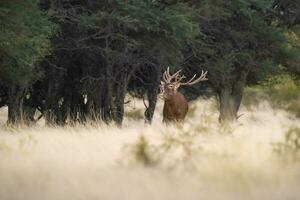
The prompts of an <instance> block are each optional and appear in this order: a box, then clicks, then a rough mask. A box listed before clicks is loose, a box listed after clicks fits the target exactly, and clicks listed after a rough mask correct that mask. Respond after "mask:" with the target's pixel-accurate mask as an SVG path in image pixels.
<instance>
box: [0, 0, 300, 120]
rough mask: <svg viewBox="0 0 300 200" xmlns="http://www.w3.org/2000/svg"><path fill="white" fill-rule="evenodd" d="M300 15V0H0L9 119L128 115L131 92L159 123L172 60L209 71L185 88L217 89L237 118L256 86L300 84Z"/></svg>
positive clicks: (3, 89)
mask: <svg viewBox="0 0 300 200" xmlns="http://www.w3.org/2000/svg"><path fill="white" fill-rule="evenodd" d="M299 23H300V1H299V0H40V1H38V0H1V1H0V28H1V31H0V107H3V106H8V123H10V124H18V123H26V124H32V123H34V122H36V121H37V120H38V119H40V118H41V117H44V118H45V119H46V122H47V124H53V125H64V124H65V123H67V122H79V123H84V122H86V121H87V120H101V121H104V122H106V123H110V122H116V123H117V124H122V120H123V117H124V104H125V103H126V102H125V96H126V95H127V94H131V95H133V96H134V97H138V98H143V99H144V100H145V101H146V108H145V114H144V115H145V120H146V121H147V122H151V119H152V117H153V113H154V110H155V106H156V101H157V97H158V92H159V90H158V87H159V84H160V80H161V76H162V73H163V72H164V70H165V69H166V68H167V67H168V66H170V67H171V70H172V71H175V70H178V69H180V68H182V69H183V74H185V75H186V76H187V77H190V76H192V75H193V74H199V73H201V70H207V71H208V78H209V81H207V82H205V83H201V84H197V85H195V86H193V87H190V88H188V87H187V88H182V90H181V91H182V92H183V93H184V94H185V96H186V97H187V98H188V99H189V100H192V99H195V98H197V97H199V96H201V95H204V96H215V97H216V98H217V100H218V102H219V105H220V107H219V111H220V120H221V121H232V120H235V119H237V117H238V110H239V107H240V104H241V100H242V97H243V93H244V88H245V87H246V86H247V85H254V84H260V83H261V82H262V81H263V80H265V79H266V78H270V77H272V76H277V75H278V74H285V75H286V74H289V76H291V77H292V78H293V79H294V80H295V81H296V82H297V83H299V80H300V66H299V64H300V38H299V36H300V24H299Z"/></svg>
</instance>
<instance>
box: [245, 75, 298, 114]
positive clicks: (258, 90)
mask: <svg viewBox="0 0 300 200" xmlns="http://www.w3.org/2000/svg"><path fill="white" fill-rule="evenodd" d="M262 100H265V101H268V102H270V104H271V105H272V106H273V107H274V108H280V109H285V110H287V111H288V112H290V113H292V114H294V115H295V116H297V117H300V88H299V85H297V84H296V82H295V81H294V80H293V79H291V77H290V76H287V75H284V76H277V77H271V78H269V79H267V80H266V81H264V82H261V85H260V86H255V87H248V88H246V90H245V95H244V99H243V105H245V106H246V107H248V108H250V107H251V106H255V105H258V104H259V103H260V102H261V101H262Z"/></svg>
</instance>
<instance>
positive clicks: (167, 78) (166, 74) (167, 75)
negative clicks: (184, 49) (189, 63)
mask: <svg viewBox="0 0 300 200" xmlns="http://www.w3.org/2000/svg"><path fill="white" fill-rule="evenodd" d="M181 71H182V70H181V69H180V70H178V71H177V72H175V73H174V74H173V75H170V67H168V68H167V70H166V71H165V72H164V73H163V80H164V82H165V83H170V82H171V80H172V79H174V78H176V77H177V76H178V75H179V73H180V72H181Z"/></svg>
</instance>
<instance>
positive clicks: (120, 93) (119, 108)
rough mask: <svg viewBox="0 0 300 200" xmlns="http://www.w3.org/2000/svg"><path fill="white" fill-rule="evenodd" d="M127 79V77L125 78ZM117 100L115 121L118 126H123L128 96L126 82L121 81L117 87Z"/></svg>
mask: <svg viewBox="0 0 300 200" xmlns="http://www.w3.org/2000/svg"><path fill="white" fill-rule="evenodd" d="M124 79H126V77H124ZM117 87H118V88H117V91H116V98H115V110H114V114H113V116H114V121H115V122H116V123H117V125H119V126H121V125H122V122H123V118H124V100H125V95H126V87H127V83H126V81H124V80H123V81H121V83H119V85H118V86H117Z"/></svg>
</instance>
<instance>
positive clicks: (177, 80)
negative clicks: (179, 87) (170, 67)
mask: <svg viewBox="0 0 300 200" xmlns="http://www.w3.org/2000/svg"><path fill="white" fill-rule="evenodd" d="M184 78H185V76H184V75H183V76H180V75H179V74H177V76H176V77H175V82H176V83H178V84H180V81H182V79H184Z"/></svg>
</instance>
